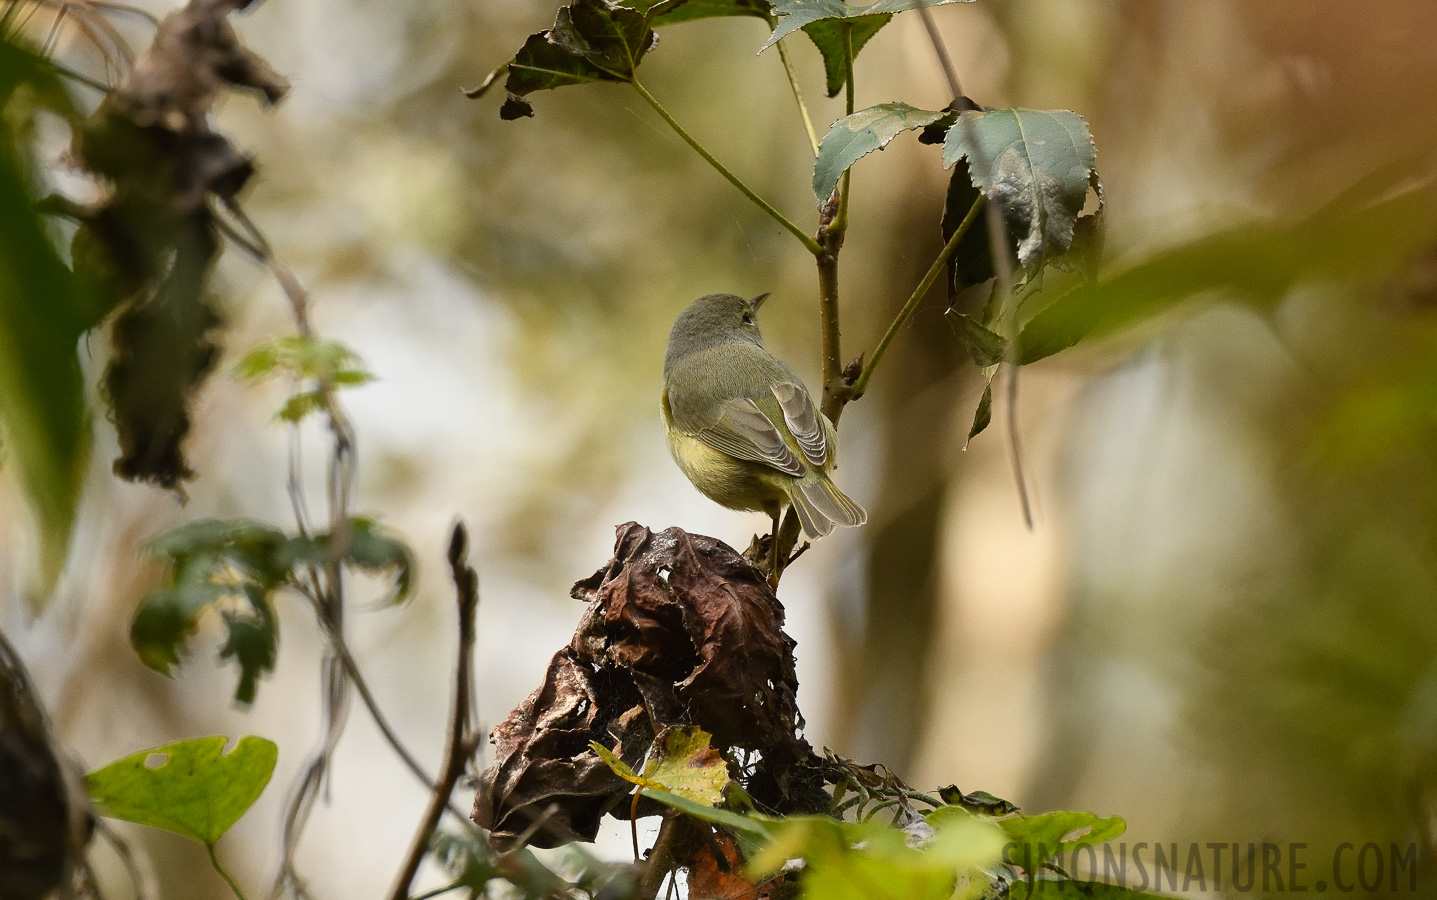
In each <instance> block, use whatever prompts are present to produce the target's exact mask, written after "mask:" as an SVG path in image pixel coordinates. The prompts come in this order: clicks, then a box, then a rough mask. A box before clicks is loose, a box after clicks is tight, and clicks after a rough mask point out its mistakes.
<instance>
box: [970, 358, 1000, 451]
mask: <svg viewBox="0 0 1437 900" xmlns="http://www.w3.org/2000/svg"><path fill="white" fill-rule="evenodd" d="M996 371H998V367H997V366H994V367H992V368H991V369H989V370H988V371H987V372H985V373H983V379H984V380H983V396H982V397H980V398H978V408H977V409H975V410H974V411H973V424H972V425H971V426H969V428H968V438H967V440H965V441H964V442H963V449H964V450H967V449H968V443H969V442H970V441H972V440H973V439H974V438H975V437H977V436H978V435H980V434H982V433H983V432H984V431H985V430H987V428H988V426H989V425H992V424H993V373H994V372H996Z"/></svg>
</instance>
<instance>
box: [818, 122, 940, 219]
mask: <svg viewBox="0 0 1437 900" xmlns="http://www.w3.org/2000/svg"><path fill="white" fill-rule="evenodd" d="M945 115H947V113H945V112H943V111H938V112H934V111H933V110H929V109H918V108H917V107H913V106H909V105H908V104H907V103H880V104H878V105H877V106H870V107H869V108H868V109H863V110H859V111H858V112H856V113H854V114H853V115H851V116H844V117H843V118H841V119H839V120H838V121H837V122H834V123H833V127H832V128H830V129H829V130H828V134H826V135H824V136H823V141H822V143H820V144H819V145H818V158H817V159H815V160H814V162H813V195H814V197H815V198H816V199H817V200H818V207H819V208H820V209H822V208H823V205H824V204H825V203H827V202H828V198H829V195H831V194H832V193H833V189H834V188H835V187H837V186H838V180H839V179H840V178H842V177H843V173H844V172H847V171H848V170H849V168H850V167H852V166H853V164H854V163H856V162H858V161H859V160H860V159H862V158H863V157H865V156H867V155H868V154H870V153H872V152H873V151H875V150H882V149H883V148H884V147H887V146H888V144H889V142H890V141H892V140H893V139H894V138H896V137H898V135H900V134H902V133H903V132H905V131H914V130H916V129H919V128H923V127H924V126H926V125H931V124H933V123H934V122H936V121H938V120H939V119H941V118H943V117H944V116H945Z"/></svg>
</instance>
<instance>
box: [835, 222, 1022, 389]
mask: <svg viewBox="0 0 1437 900" xmlns="http://www.w3.org/2000/svg"><path fill="white" fill-rule="evenodd" d="M985 206H987V207H988V208H989V209H992V208H994V207H992V206H991V205H989V204H986V203H985V202H984V199H983V195H982V194H979V195H978V199H976V200H974V201H973V205H972V206H970V207H969V208H968V214H967V215H966V216H964V217H963V221H962V222H961V223H959V225H958V227H957V228H956V229H954V231H953V234H952V236H951V237H949V238H948V243H946V244H944V245H943V250H942V252H940V253H939V254H938V258H937V259H935V260H933V265H931V266H929V267H928V271H927V273H925V274H924V276H923V280H922V281H920V282H918V287H916V288H914V289H913V293H912V294H910V295H909V296H908V302H907V303H904V304H903V308H902V309H901V310H899V311H898V316H897V317H896V318H894V320H893V324H892V325H889V326H888V330H887V331H886V332H884V333H883V337H882V338H880V339H879V341H878V346H876V347H874V348H873V356H872V358H870V359H869V360H868V364H867V365H866V366H864V367H863V371H862V372H860V373H859V375H858V379H857V380H856V381H855V382H854V383H853V399H855V400H856V399H858V398H859V397H862V396H863V394H864V392H865V391H867V390H868V380H869V379H870V378H872V377H873V370H874V369H876V368H878V364H879V363H880V362H882V361H883V355H884V354H885V353H887V352H888V346H889V345H890V344H892V343H893V339H894V338H895V337H897V336H898V332H899V331H901V330H903V326H904V325H907V324H908V320H909V319H910V318H912V317H913V313H914V312H915V311H916V310H917V309H918V303H919V301H921V300H922V299H923V297H924V295H925V294H927V293H928V290H929V288H931V287H933V282H935V281H937V280H938V276H939V275H940V274H942V273H943V270H944V268H945V267H946V266H947V264H948V257H950V256H952V255H953V251H954V250H956V249H957V248H958V242H959V241H961V240H963V236H964V235H965V234H967V233H968V229H970V228H972V227H973V223H974V222H975V221H976V220H977V218H978V213H979V212H981V211H982V210H983V208H984V207H985Z"/></svg>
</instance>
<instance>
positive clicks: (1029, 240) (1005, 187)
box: [943, 109, 1097, 267]
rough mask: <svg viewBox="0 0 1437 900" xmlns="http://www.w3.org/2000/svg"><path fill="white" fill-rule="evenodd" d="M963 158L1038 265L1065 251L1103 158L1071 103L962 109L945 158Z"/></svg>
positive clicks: (1026, 260) (1023, 259)
mask: <svg viewBox="0 0 1437 900" xmlns="http://www.w3.org/2000/svg"><path fill="white" fill-rule="evenodd" d="M963 159H966V160H967V161H968V168H969V172H970V177H971V178H972V180H973V184H974V185H975V186H977V187H978V188H979V189H980V190H981V191H983V193H984V195H985V196H987V197H988V200H989V202H992V203H997V204H998V205H999V208H1000V209H1002V210H1003V214H1004V218H1005V220H1006V222H1007V224H1008V228H1009V230H1010V231H1011V232H1012V234H1013V238H1014V240H1015V242H1016V245H1017V254H1018V261H1019V263H1021V264H1022V265H1024V266H1027V267H1033V266H1036V265H1039V264H1040V263H1041V262H1042V261H1044V260H1045V259H1047V258H1051V257H1055V256H1060V255H1062V254H1063V253H1065V252H1067V250H1068V247H1069V245H1071V244H1072V242H1073V229H1074V226H1075V225H1076V223H1077V219H1078V213H1079V212H1080V211H1081V210H1082V208H1083V203H1084V201H1085V200H1086V198H1087V195H1088V184H1089V179H1090V177H1091V175H1092V172H1093V164H1094V162H1096V160H1097V150H1096V149H1095V148H1094V146H1093V136H1092V134H1090V133H1089V131H1088V125H1087V123H1086V122H1084V121H1083V118H1082V117H1081V116H1079V115H1078V114H1077V113H1072V112H1068V111H1066V110H1060V111H1055V112H1042V111H1039V110H1031V109H995V110H990V111H968V112H964V113H962V114H961V115H960V116H959V118H958V121H957V122H956V123H955V124H954V125H953V127H951V128H949V129H948V136H947V138H946V139H945V141H944V144H943V162H944V164H945V165H952V164H954V163H956V162H958V161H959V160H963Z"/></svg>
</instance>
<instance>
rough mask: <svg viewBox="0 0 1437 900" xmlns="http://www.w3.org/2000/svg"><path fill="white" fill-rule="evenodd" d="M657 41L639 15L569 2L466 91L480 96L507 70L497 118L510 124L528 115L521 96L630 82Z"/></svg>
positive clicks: (603, 1) (589, 1) (591, 1)
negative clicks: (511, 55)
mask: <svg viewBox="0 0 1437 900" xmlns="http://www.w3.org/2000/svg"><path fill="white" fill-rule="evenodd" d="M681 8H682V7H673V6H670V5H668V4H665V3H660V4H655V5H652V6H650V7H649V9H650V11H653V12H655V13H658V14H662V13H664V12H666V11H669V10H672V11H673V12H675V13H677V12H678V9H681ZM656 38H657V36H656V35H655V34H654V31H653V28H652V27H651V25H650V23H649V17H648V16H647V15H645V14H644V13H642V12H638V11H637V10H634V9H630V8H627V7H624V6H618V5H615V4H612V3H609V2H607V0H573V2H572V3H570V4H569V5H568V6H565V7H562V8H560V9H559V12H558V14H557V15H556V16H555V18H554V24H553V26H552V27H551V28H549V29H548V30H547V31H540V32H537V33H535V34H531V35H530V36H529V37H528V39H527V40H525V41H524V46H522V47H520V48H519V52H518V53H516V54H514V58H513V59H512V60H510V61H509V62H508V63H506V64H505V65H503V66H500V67H499V68H498V69H495V70H494V72H493V73H492V74H491V75H490V76H489V77H488V78H486V79H485V80H484V83H483V84H481V85H480V86H479V87H478V88H476V89H474V90H472V91H469V92H468V95H469V96H470V97H479V96H482V95H483V94H484V93H485V92H486V91H488V90H489V88H490V87H491V86H492V85H493V84H494V83H495V82H496V81H497V79H498V76H499V74H500V73H501V72H504V71H507V72H508V77H507V78H506V79H505V80H504V89H505V90H506V91H508V93H509V101H508V103H506V108H505V110H503V111H501V115H502V116H503V117H504V118H506V119H514V118H519V117H522V116H527V115H531V114H532V112H533V110H532V108H531V107H530V106H529V104H528V101H526V100H524V99H523V98H524V96H525V95H527V94H532V93H534V92H535V91H547V90H553V89H555V88H560V87H565V86H568V85H573V84H587V83H589V82H594V81H619V82H624V81H630V80H632V79H633V77H634V71H635V70H636V69H637V68H638V65H639V62H640V61H641V60H642V59H643V58H644V55H645V54H646V53H648V52H649V50H651V49H653V46H654V43H655V42H656Z"/></svg>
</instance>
